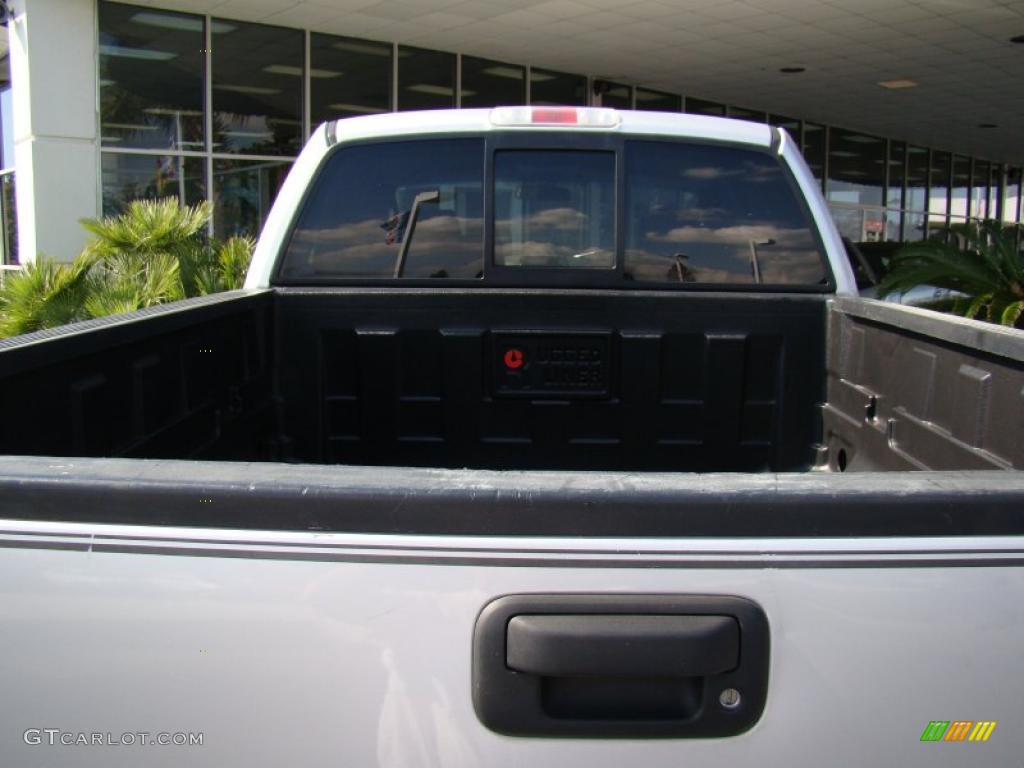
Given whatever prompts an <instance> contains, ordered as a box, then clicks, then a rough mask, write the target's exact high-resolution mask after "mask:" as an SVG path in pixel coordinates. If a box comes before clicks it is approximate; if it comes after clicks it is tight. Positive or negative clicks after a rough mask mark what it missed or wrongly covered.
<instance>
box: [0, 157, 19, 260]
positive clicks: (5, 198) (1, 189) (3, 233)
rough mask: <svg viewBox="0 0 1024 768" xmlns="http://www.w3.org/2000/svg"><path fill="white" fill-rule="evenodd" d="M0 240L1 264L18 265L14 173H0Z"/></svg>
mask: <svg viewBox="0 0 1024 768" xmlns="http://www.w3.org/2000/svg"><path fill="white" fill-rule="evenodd" d="M0 238H2V244H0V245H2V250H3V258H2V259H0V262H2V263H3V264H18V263H19V261H18V209H17V206H16V201H15V192H14V171H7V172H6V173H0Z"/></svg>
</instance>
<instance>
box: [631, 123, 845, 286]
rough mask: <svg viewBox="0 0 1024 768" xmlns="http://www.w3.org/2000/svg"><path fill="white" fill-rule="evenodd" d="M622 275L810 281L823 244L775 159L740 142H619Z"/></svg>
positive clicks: (817, 278)
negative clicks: (622, 148) (622, 156)
mask: <svg viewBox="0 0 1024 768" xmlns="http://www.w3.org/2000/svg"><path fill="white" fill-rule="evenodd" d="M625 168H626V183H625V189H626V201H625V232H626V236H625V240H626V244H625V259H624V261H625V276H626V278H627V279H630V280H635V281H638V282H653V283H677V284H678V283H710V284H747V285H766V286H813V285H821V284H823V283H825V282H827V279H828V272H827V269H826V266H825V264H826V262H825V259H824V257H823V255H822V253H821V249H820V247H819V245H818V242H817V240H816V238H815V236H814V232H813V230H812V229H811V227H810V225H809V220H808V216H807V214H806V212H805V211H804V209H803V208H802V206H801V205H800V202H799V199H798V197H797V194H796V190H795V189H794V188H793V186H792V185H791V183H790V181H789V179H788V178H787V176H786V173H785V171H784V170H783V168H782V165H781V164H780V163H779V161H778V160H777V159H776V158H775V157H773V156H771V155H769V154H766V153H764V152H759V151H756V150H748V149H743V148H739V147H724V146H707V145H700V144H681V143H667V142H656V141H632V142H627V143H626V162H625Z"/></svg>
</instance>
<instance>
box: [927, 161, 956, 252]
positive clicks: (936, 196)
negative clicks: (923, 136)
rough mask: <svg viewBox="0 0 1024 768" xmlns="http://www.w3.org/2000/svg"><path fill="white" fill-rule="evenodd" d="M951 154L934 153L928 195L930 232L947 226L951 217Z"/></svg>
mask: <svg viewBox="0 0 1024 768" xmlns="http://www.w3.org/2000/svg"><path fill="white" fill-rule="evenodd" d="M950 166H951V163H950V156H949V152H932V162H931V179H930V187H929V193H928V231H929V233H931V232H932V231H934V230H935V229H941V228H943V227H945V226H946V217H947V216H948V215H949V183H950Z"/></svg>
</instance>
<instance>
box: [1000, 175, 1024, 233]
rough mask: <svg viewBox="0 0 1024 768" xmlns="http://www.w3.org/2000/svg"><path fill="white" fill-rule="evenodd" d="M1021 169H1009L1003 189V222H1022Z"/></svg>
mask: <svg viewBox="0 0 1024 768" xmlns="http://www.w3.org/2000/svg"><path fill="white" fill-rule="evenodd" d="M1020 209H1021V169H1020V168H1007V170H1006V186H1005V187H1004V189H1003V221H1005V222H1007V223H1008V224H1014V223H1016V222H1019V221H1020V220H1021V210H1020Z"/></svg>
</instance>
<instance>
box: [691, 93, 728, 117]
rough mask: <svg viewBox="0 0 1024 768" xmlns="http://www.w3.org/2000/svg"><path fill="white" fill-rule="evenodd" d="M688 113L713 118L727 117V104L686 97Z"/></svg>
mask: <svg viewBox="0 0 1024 768" xmlns="http://www.w3.org/2000/svg"><path fill="white" fill-rule="evenodd" d="M686 111H687V113H688V114H691V115H710V116H711V117H725V104H719V103H718V102H715V101H705V100H704V99H694V98H692V97H690V96H687V97H686Z"/></svg>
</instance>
